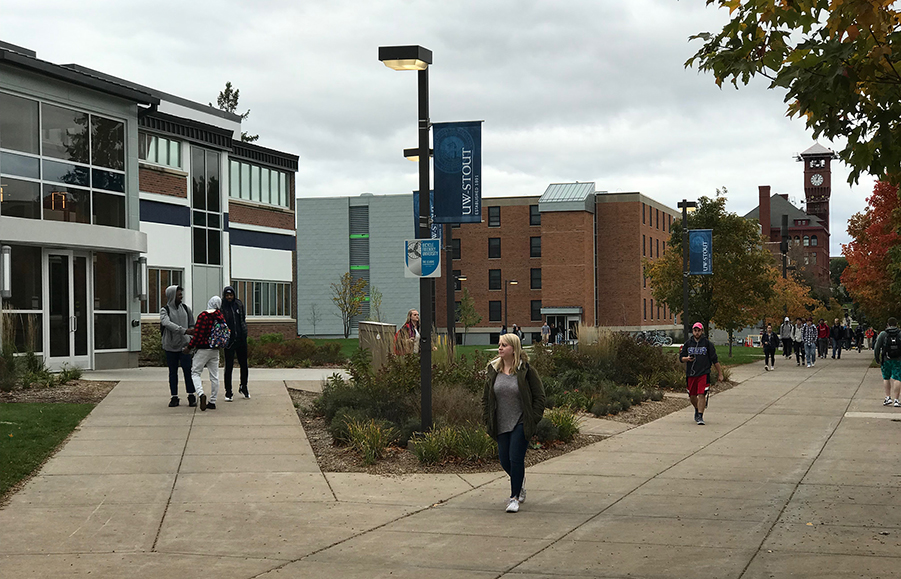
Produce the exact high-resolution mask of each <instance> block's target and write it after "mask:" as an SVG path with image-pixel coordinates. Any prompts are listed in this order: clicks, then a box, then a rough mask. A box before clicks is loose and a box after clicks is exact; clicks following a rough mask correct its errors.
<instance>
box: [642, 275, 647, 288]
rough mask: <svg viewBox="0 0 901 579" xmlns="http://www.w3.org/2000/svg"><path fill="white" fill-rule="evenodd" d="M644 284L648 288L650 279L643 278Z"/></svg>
mask: <svg viewBox="0 0 901 579" xmlns="http://www.w3.org/2000/svg"><path fill="white" fill-rule="evenodd" d="M642 282H643V286H644V287H648V278H646V277H644V278H642Z"/></svg>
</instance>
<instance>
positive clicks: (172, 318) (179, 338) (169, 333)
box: [160, 285, 194, 352]
mask: <svg viewBox="0 0 901 579" xmlns="http://www.w3.org/2000/svg"><path fill="white" fill-rule="evenodd" d="M177 291H178V286H177V285H170V286H169V287H167V288H166V301H167V306H168V310H169V311H168V312H167V311H166V309H167V308H162V309H160V326H161V327H162V328H163V336H162V342H163V349H164V350H166V351H167V352H180V351H181V350H183V349H184V347H185V346H187V345H188V342H190V341H191V337H190V336H186V335H185V330H187V329H188V328H193V327H194V314H192V313H191V308H189V307H188V305H187V304H185V303H184V302H182V303H180V304H178V305H177V306H176V305H175V293H176V292H177Z"/></svg>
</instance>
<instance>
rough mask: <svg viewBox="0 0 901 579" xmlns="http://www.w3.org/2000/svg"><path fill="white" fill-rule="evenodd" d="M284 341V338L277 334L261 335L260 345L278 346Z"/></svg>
mask: <svg viewBox="0 0 901 579" xmlns="http://www.w3.org/2000/svg"><path fill="white" fill-rule="evenodd" d="M284 341H285V337H284V336H282V335H281V334H279V333H273V334H263V335H262V336H260V343H261V344H280V343H281V342H284Z"/></svg>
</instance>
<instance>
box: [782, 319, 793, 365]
mask: <svg viewBox="0 0 901 579" xmlns="http://www.w3.org/2000/svg"><path fill="white" fill-rule="evenodd" d="M793 328H794V326H792V323H791V320H789V319H788V316H785V320H783V321H782V326H780V327H779V338H781V339H782V355H783V356H784V357H785V358H786V359H788V358H791V357H792V329H793Z"/></svg>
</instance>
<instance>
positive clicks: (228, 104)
mask: <svg viewBox="0 0 901 579" xmlns="http://www.w3.org/2000/svg"><path fill="white" fill-rule="evenodd" d="M240 96H241V89H237V88H235V89H233V88H232V83H231V81H227V82H226V83H225V88H224V89H223V90H222V92H220V93H219V96H218V97H217V98H216V106H217V107H219V110H222V111H225V112H227V113H232V114H235V115H239V116H240V117H241V120H242V121H246V120H247V117H249V116H250V109H247V111H245V112H243V113H238V112H237V110H238V99H239V98H240ZM210 106H213V103H210ZM259 138H260V136H259V135H248V134H247V133H246V132H245V131H241V141H243V142H245V143H252V142H254V141H256V140H257V139H259Z"/></svg>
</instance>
